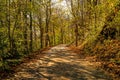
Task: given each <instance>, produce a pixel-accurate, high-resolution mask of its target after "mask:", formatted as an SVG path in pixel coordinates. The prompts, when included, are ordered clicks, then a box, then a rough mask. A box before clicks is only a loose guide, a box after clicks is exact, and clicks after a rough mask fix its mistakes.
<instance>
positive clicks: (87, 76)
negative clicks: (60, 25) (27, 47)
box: [6, 45, 112, 80]
mask: <svg viewBox="0 0 120 80" xmlns="http://www.w3.org/2000/svg"><path fill="white" fill-rule="evenodd" d="M43 53H46V55H45V56H44V57H42V58H40V57H38V58H37V59H35V60H34V61H30V62H28V63H24V64H22V66H20V67H19V68H18V69H17V72H16V73H15V74H13V77H11V78H9V79H6V80H112V79H110V78H109V76H108V75H106V74H105V73H104V72H103V71H102V70H100V69H97V68H96V66H95V64H94V63H92V62H90V61H88V60H86V59H80V58H79V57H78V55H77V54H75V53H74V52H73V51H72V50H70V49H69V48H68V47H66V45H59V46H55V47H52V48H51V49H50V50H47V51H44V52H43Z"/></svg>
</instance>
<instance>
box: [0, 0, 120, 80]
mask: <svg viewBox="0 0 120 80" xmlns="http://www.w3.org/2000/svg"><path fill="white" fill-rule="evenodd" d="M59 44H67V46H69V47H70V48H71V49H72V50H74V51H75V52H77V53H78V56H81V55H85V56H93V57H94V56H95V58H96V61H100V62H101V64H102V66H101V68H103V69H104V70H106V71H107V72H110V73H112V75H113V76H115V77H120V0H0V77H1V76H5V75H6V74H8V73H9V72H12V67H15V66H17V65H19V64H21V62H22V60H23V58H26V56H28V55H32V54H34V53H36V52H39V51H40V50H42V49H45V48H49V47H53V46H56V45H59ZM31 57H32V56H31ZM0 79H1V78H0ZM35 80H36V79H35ZM50 80H51V79H50ZM61 80H67V79H61ZM70 80H76V79H70ZM80 80H82V79H80ZM88 80H89V79H88Z"/></svg>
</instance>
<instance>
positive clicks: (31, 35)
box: [29, 0, 33, 52]
mask: <svg viewBox="0 0 120 80" xmlns="http://www.w3.org/2000/svg"><path fill="white" fill-rule="evenodd" d="M30 8H31V11H30V49H29V51H30V52H32V51H33V45H32V44H33V28H32V24H33V22H32V0H30Z"/></svg>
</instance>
